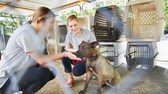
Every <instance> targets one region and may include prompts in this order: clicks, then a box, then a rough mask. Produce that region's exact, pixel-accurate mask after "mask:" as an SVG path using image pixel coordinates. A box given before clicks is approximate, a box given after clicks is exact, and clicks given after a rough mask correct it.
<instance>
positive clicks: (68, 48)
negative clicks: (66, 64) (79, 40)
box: [65, 44, 78, 52]
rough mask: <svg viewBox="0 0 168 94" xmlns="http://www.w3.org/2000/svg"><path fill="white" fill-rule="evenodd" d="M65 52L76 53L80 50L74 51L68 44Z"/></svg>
mask: <svg viewBox="0 0 168 94" xmlns="http://www.w3.org/2000/svg"><path fill="white" fill-rule="evenodd" d="M65 50H66V51H68V52H76V51H77V50H78V49H73V48H72V47H71V45H69V44H67V45H66V46H65Z"/></svg>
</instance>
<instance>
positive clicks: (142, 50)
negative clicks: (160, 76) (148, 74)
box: [125, 42, 158, 70]
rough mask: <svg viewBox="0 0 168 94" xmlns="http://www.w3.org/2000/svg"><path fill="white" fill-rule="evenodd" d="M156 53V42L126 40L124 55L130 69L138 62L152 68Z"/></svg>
mask: <svg viewBox="0 0 168 94" xmlns="http://www.w3.org/2000/svg"><path fill="white" fill-rule="evenodd" d="M157 54H158V51H157V46H156V42H138V43H137V42H128V43H127V50H126V55H125V57H126V61H127V68H128V69H129V70H130V69H132V68H134V67H135V66H137V65H139V64H140V65H147V66H148V68H149V69H152V68H153V67H154V59H155V57H156V55H157Z"/></svg>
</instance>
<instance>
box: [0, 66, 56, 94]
mask: <svg viewBox="0 0 168 94" xmlns="http://www.w3.org/2000/svg"><path fill="white" fill-rule="evenodd" d="M22 71H24V70H22ZM19 73H20V72H17V73H16V74H15V77H16V79H17V80H18V78H20V77H21V76H20V75H19ZM11 78H12V76H11V77H10V78H9V79H8V81H7V82H6V83H5V85H4V86H3V87H2V88H1V89H0V94H1V93H2V94H13V92H16V91H13V87H12V84H15V85H16V86H18V88H19V91H23V94H34V93H35V92H37V91H38V90H40V89H41V88H42V87H43V86H44V85H45V84H46V83H47V82H48V81H50V80H52V79H54V78H55V76H54V75H53V73H52V72H51V71H50V70H49V69H48V68H45V67H31V68H28V69H27V70H26V72H25V73H24V74H23V76H22V77H21V78H20V80H18V83H17V82H15V83H12V80H11Z"/></svg>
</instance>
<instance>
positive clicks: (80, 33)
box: [62, 15, 96, 87]
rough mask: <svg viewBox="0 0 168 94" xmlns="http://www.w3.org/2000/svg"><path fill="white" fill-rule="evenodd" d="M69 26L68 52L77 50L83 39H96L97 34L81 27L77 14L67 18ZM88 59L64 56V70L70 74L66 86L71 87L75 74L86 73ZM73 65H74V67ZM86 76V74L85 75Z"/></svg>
mask: <svg viewBox="0 0 168 94" xmlns="http://www.w3.org/2000/svg"><path fill="white" fill-rule="evenodd" d="M67 26H68V29H69V32H68V33H67V35H66V38H65V43H66V46H65V50H66V51H67V52H76V51H77V50H78V46H79V44H80V43H81V42H82V41H87V42H94V41H96V37H95V35H94V34H93V33H92V32H91V31H88V30H85V29H81V28H80V24H79V20H78V18H77V17H76V16H75V15H70V16H69V17H68V19H67ZM85 62H86V60H80V61H76V60H72V59H70V58H68V57H63V58H62V63H63V65H64V70H65V72H66V73H67V74H68V81H67V82H66V85H65V86H66V87H71V86H72V84H73V81H74V77H73V75H74V76H81V75H83V74H85V73H86V65H85ZM71 65H74V66H73V68H72V66H71ZM85 76H86V75H85Z"/></svg>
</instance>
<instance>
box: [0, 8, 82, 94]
mask: <svg viewBox="0 0 168 94" xmlns="http://www.w3.org/2000/svg"><path fill="white" fill-rule="evenodd" d="M54 22H55V14H54V13H53V12H52V11H51V10H50V9H49V8H47V7H40V8H38V9H37V10H36V11H35V13H34V15H33V18H32V19H31V21H29V22H28V23H27V24H25V25H23V26H21V27H20V28H18V29H16V30H15V31H14V33H13V34H12V35H11V37H10V39H9V41H8V44H7V47H6V48H5V50H4V52H3V54H2V58H1V61H0V94H13V93H15V92H18V91H22V92H23V94H34V93H35V92H37V91H38V90H39V89H41V88H42V87H43V86H44V85H45V84H46V83H47V82H48V81H50V80H51V79H53V78H54V77H55V76H54V75H53V73H52V69H53V68H52V66H50V65H49V63H48V62H49V61H55V60H58V59H60V58H62V57H68V58H71V59H75V60H81V59H80V58H77V57H76V56H75V55H74V54H72V53H70V52H63V53H59V54H53V55H44V54H43V50H44V46H43V43H42V41H43V38H42V37H41V34H42V32H49V31H52V30H54V28H53V27H54Z"/></svg>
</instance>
